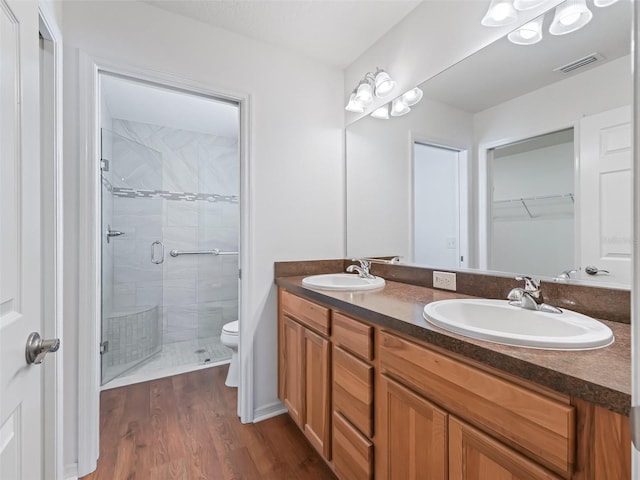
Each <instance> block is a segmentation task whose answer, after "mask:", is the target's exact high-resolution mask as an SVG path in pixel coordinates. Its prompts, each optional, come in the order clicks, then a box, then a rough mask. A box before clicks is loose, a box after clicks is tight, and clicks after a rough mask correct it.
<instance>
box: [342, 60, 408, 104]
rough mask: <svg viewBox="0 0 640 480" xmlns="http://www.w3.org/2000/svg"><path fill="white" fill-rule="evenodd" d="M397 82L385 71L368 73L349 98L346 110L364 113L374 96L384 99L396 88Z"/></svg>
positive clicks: (377, 70)
mask: <svg viewBox="0 0 640 480" xmlns="http://www.w3.org/2000/svg"><path fill="white" fill-rule="evenodd" d="M395 86H396V82H395V80H394V79H393V78H391V76H390V75H389V74H388V73H387V72H385V71H384V70H382V69H380V68H377V69H376V71H375V72H367V74H366V75H365V76H364V77H363V78H362V80H360V83H358V86H357V87H356V89H355V90H354V91H353V93H352V94H351V96H350V97H349V102H348V103H347V106H346V107H345V110H348V111H350V112H356V113H362V112H364V110H365V109H366V108H367V107H368V106H369V105H371V103H372V102H373V96H374V95H375V96H376V97H378V98H384V97H386V96H388V95H389V94H390V93H391V91H392V90H393V89H394V88H395Z"/></svg>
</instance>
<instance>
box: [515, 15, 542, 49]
mask: <svg viewBox="0 0 640 480" xmlns="http://www.w3.org/2000/svg"><path fill="white" fill-rule="evenodd" d="M543 21H544V16H542V17H538V18H536V19H535V20H533V21H531V22H529V23H526V24H524V25H523V26H521V27H520V28H519V29H517V30H514V31H513V32H511V33H510V34H509V35H508V36H507V38H508V39H509V41H510V42H511V43H515V44H516V45H533V44H534V43H538V42H539V41H540V40H542V22H543Z"/></svg>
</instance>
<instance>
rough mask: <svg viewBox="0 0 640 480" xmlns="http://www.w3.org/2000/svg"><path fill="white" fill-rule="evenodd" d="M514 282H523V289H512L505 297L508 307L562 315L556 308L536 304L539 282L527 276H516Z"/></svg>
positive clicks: (538, 295) (538, 296) (544, 304)
mask: <svg viewBox="0 0 640 480" xmlns="http://www.w3.org/2000/svg"><path fill="white" fill-rule="evenodd" d="M516 280H524V288H520V287H517V288H513V289H511V291H510V292H509V294H508V295H507V299H508V300H509V305H513V306H514V307H520V308H524V309H525V310H536V311H539V312H548V313H562V310H560V309H559V308H558V307H554V306H553V305H547V304H546V303H540V304H539V303H538V302H537V301H536V299H538V298H540V281H539V280H536V279H534V278H531V277H527V276H518V277H516Z"/></svg>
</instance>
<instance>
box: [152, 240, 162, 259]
mask: <svg viewBox="0 0 640 480" xmlns="http://www.w3.org/2000/svg"><path fill="white" fill-rule="evenodd" d="M156 245H160V259H159V260H156ZM162 262H164V243H162V242H161V241H159V240H156V241H155V242H153V243H152V244H151V263H155V264H156V265H159V264H161V263H162Z"/></svg>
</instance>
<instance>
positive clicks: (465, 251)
mask: <svg viewBox="0 0 640 480" xmlns="http://www.w3.org/2000/svg"><path fill="white" fill-rule="evenodd" d="M409 141H410V142H411V145H410V147H409V165H410V168H409V171H410V172H411V180H410V185H409V189H408V191H409V215H410V218H409V252H410V253H411V261H412V262H415V258H416V251H415V186H414V184H415V151H414V150H415V145H416V143H420V144H423V145H428V146H431V147H438V148H445V149H447V150H454V151H457V152H458V197H459V203H458V258H457V259H456V262H457V263H458V266H457V267H456V268H468V267H469V261H470V244H471V242H472V240H471V238H470V237H469V232H470V231H471V225H470V224H469V218H470V216H469V208H470V203H469V201H470V199H471V194H470V193H469V192H468V188H469V174H468V172H469V169H470V161H471V155H469V150H470V147H469V146H460V144H459V143H457V142H454V141H449V140H446V139H442V138H435V137H432V136H430V135H422V134H419V133H416V132H413V131H410V132H409ZM463 195H464V197H463ZM463 201H464V205H463V203H462V202H463ZM463 207H464V208H463ZM460 256H462V257H464V265H463V264H462V263H461V262H460Z"/></svg>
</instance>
